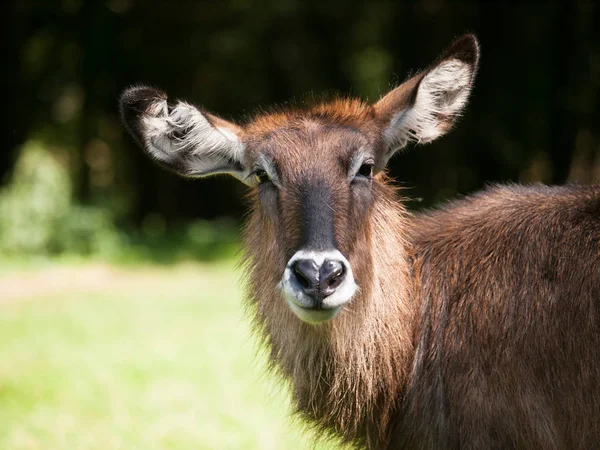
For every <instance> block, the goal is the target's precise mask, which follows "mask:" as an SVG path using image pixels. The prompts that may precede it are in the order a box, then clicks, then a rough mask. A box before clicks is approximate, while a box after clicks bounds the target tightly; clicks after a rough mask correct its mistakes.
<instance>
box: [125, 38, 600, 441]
mask: <svg viewBox="0 0 600 450" xmlns="http://www.w3.org/2000/svg"><path fill="white" fill-rule="evenodd" d="M478 59H479V45H478V42H477V40H476V38H475V37H474V36H472V35H466V36H463V37H461V38H460V39H458V40H456V41H455V42H454V43H453V44H452V45H451V46H450V47H449V48H448V50H447V51H446V52H445V53H444V54H443V55H442V56H441V57H440V58H439V59H438V60H437V61H436V62H435V63H434V64H432V65H431V66H430V67H429V68H427V69H426V70H424V71H422V72H420V73H418V74H417V75H415V76H413V77H412V78H410V79H408V80H407V81H406V82H405V83H403V84H401V85H400V86H399V87H397V88H395V89H393V90H392V91H391V92H389V93H388V94H387V95H385V96H384V97H383V98H381V99H380V100H379V101H377V102H376V103H375V104H366V103H363V102H361V101H358V100H352V99H346V98H339V99H336V100H332V101H327V102H323V103H320V104H314V105H308V106H302V107H290V108H288V109H281V110H276V111H275V112H271V113H263V114H259V115H257V116H256V117H255V118H254V119H252V120H250V121H249V122H248V123H246V124H244V125H236V124H233V123H230V122H228V121H225V120H223V119H221V118H219V117H217V116H215V115H213V114H211V113H209V112H207V111H205V110H203V109H200V108H197V107H194V106H192V105H190V104H188V103H184V102H181V101H176V102H173V103H170V102H169V101H168V99H167V96H166V94H164V93H163V92H161V91H159V90H156V89H153V88H148V87H139V86H138V87H133V88H130V89H128V90H126V91H125V93H124V94H123V96H122V98H121V111H122V115H123V118H124V121H125V123H126V124H127V127H128V128H129V130H130V131H131V132H132V134H133V136H134V137H135V138H136V139H137V140H138V141H139V143H140V144H141V145H142V147H143V148H144V150H145V152H146V153H147V154H148V155H149V156H150V157H151V158H153V159H154V160H156V161H157V162H158V163H160V164H161V165H163V166H165V167H167V168H169V169H171V170H173V171H175V172H177V173H179V174H181V175H184V176H187V177H204V176H209V175H214V174H219V173H226V174H230V175H233V176H234V177H235V178H237V179H238V180H240V181H241V182H243V183H245V184H247V185H248V186H249V203H250V209H251V211H250V214H249V216H248V219H247V223H246V227H245V232H244V249H245V270H246V271H247V275H248V302H249V305H250V307H251V310H252V311H253V312H254V320H255V323H256V329H257V331H258V333H260V335H261V336H262V337H263V339H264V342H265V345H267V346H268V348H269V350H270V361H271V364H272V367H273V368H274V369H275V370H276V371H277V373H278V374H279V375H280V376H281V377H283V379H285V380H287V381H289V382H290V385H291V387H292V391H293V392H292V396H293V401H294V406H295V409H296V410H297V411H298V412H299V413H300V414H301V415H302V416H303V417H304V418H306V419H308V421H309V423H311V424H312V425H314V427H315V428H316V429H317V430H319V431H320V432H321V433H327V434H330V435H336V436H339V437H340V438H341V439H342V440H343V441H345V442H347V443H349V444H350V445H353V446H356V447H359V448H369V449H449V448H456V449H458V448H462V449H466V448H471V449H500V448H502V449H507V448H518V449H559V448H560V449H589V448H600V187H599V186H562V187H545V186H529V187H524V186H518V185H510V186H495V187H491V188H488V189H486V190H485V191H483V192H480V193H478V194H475V195H472V196H469V197H466V198H462V199H460V200H457V201H454V202H452V203H449V204H447V205H445V206H443V207H442V208H440V209H438V210H434V211H429V212H425V213H420V214H411V213H409V212H408V211H407V210H406V209H405V207H404V206H403V204H402V202H401V200H400V198H399V197H398V196H397V194H396V191H395V189H394V188H393V187H392V186H391V184H390V182H389V180H388V178H387V177H386V175H385V171H384V170H385V166H386V163H387V161H388V160H389V159H390V158H391V157H392V156H393V155H394V153H395V152H396V151H398V150H399V149H401V148H402V147H404V146H405V145H406V144H407V143H409V142H411V141H416V142H419V143H427V142H430V141H433V140H434V139H436V138H437V137H439V136H441V135H443V134H445V133H446V132H447V131H448V130H449V129H450V128H451V127H452V126H453V124H454V122H455V121H456V119H457V117H458V116H459V115H460V114H461V112H462V110H463V109H464V107H465V105H466V103H467V99H468V97H469V93H470V90H471V87H472V84H473V78H474V76H475V73H476V71H477V65H478ZM515 106H516V107H518V105H515Z"/></svg>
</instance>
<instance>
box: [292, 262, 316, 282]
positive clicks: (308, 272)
mask: <svg viewBox="0 0 600 450" xmlns="http://www.w3.org/2000/svg"><path fill="white" fill-rule="evenodd" d="M294 274H295V275H296V280H297V281H298V284H300V286H302V288H303V289H314V288H315V287H316V285H317V283H318V282H319V268H318V267H317V265H316V263H315V262H314V261H311V260H308V259H302V260H299V261H296V263H295V264H294Z"/></svg>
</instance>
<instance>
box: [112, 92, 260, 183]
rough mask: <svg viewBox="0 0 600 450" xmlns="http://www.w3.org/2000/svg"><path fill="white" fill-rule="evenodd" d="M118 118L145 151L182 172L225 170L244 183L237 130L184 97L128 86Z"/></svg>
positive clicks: (201, 173) (199, 174) (205, 173)
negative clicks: (171, 100) (172, 99)
mask: <svg viewBox="0 0 600 450" xmlns="http://www.w3.org/2000/svg"><path fill="white" fill-rule="evenodd" d="M120 110H121V117H122V119H123V122H124V123H125V125H126V126H127V128H128V129H129V131H130V132H131V134H132V135H133V137H134V138H135V139H136V140H137V141H138V142H139V143H140V145H141V146H142V148H143V149H144V150H145V152H146V153H147V154H148V155H149V156H150V157H151V158H152V159H154V160H156V161H157V162H158V163H159V164H161V165H162V166H164V167H167V168H168V169H171V170H173V171H175V172H177V173H178V174H180V175H183V176H187V177H204V176H208V175H214V174H219V173H227V174H230V175H233V176H234V177H236V178H238V179H240V180H242V181H244V182H246V180H247V178H248V173H247V170H246V168H245V167H244V153H245V149H244V145H243V143H242V140H241V136H242V129H241V128H240V127H238V126H237V125H235V124H233V123H230V122H227V121H225V120H223V119H220V118H218V117H216V116H214V115H212V114H209V113H208V112H206V111H202V110H201V109H199V108H197V107H195V106H193V105H190V104H188V103H185V102H181V101H177V102H175V103H174V104H170V103H168V102H167V95H166V94H165V93H164V92H162V91H160V90H158V89H154V88H149V87H145V86H137V87H132V88H129V89H127V90H125V92H123V94H122V95H121V100H120Z"/></svg>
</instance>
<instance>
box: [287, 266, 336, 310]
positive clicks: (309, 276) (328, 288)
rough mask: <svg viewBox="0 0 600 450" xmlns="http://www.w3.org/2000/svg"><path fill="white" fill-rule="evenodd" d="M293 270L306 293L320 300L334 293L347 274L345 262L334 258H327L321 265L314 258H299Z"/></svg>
mask: <svg viewBox="0 0 600 450" xmlns="http://www.w3.org/2000/svg"><path fill="white" fill-rule="evenodd" d="M293 270H294V275H295V276H296V280H297V281H298V284H299V285H300V286H301V287H302V290H303V291H304V293H305V294H307V295H309V296H310V297H312V298H313V299H315V300H318V301H320V300H323V299H324V298H325V297H327V296H329V295H331V294H333V293H334V292H335V290H336V289H337V288H338V287H339V285H340V284H341V283H342V281H343V280H344V277H345V276H346V269H345V267H344V264H343V263H342V262H341V261H333V260H325V261H323V264H321V266H320V267H319V266H318V265H317V263H316V262H315V261H313V260H312V259H299V260H298V261H296V262H295V263H294V266H293Z"/></svg>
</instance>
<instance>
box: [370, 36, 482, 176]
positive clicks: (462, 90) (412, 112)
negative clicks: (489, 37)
mask: <svg viewBox="0 0 600 450" xmlns="http://www.w3.org/2000/svg"><path fill="white" fill-rule="evenodd" d="M478 61H479V43H478V42H477V38H476V37H475V36H473V35H472V34H467V35H464V36H462V37H461V38H459V39H457V40H456V41H455V42H454V43H453V44H452V45H451V46H450V47H449V48H448V49H447V50H446V52H445V53H444V54H443V55H442V56H441V57H440V58H439V59H438V60H437V62H436V63H434V64H433V65H431V66H430V67H429V68H428V69H426V70H424V71H423V72H421V73H419V74H417V75H415V76H414V77H412V78H410V79H409V80H408V81H406V82H404V83H403V84H401V85H400V86H398V87H397V88H396V89H394V90H392V91H391V92H389V93H388V94H387V95H385V96H384V97H383V98H382V99H380V100H379V101H378V102H377V103H376V104H375V106H374V107H375V113H376V116H377V118H378V120H379V121H380V123H381V124H382V127H383V142H384V145H385V147H386V148H385V154H384V155H383V164H382V165H384V164H385V163H386V162H387V160H388V159H389V158H390V157H391V156H392V155H393V154H394V152H396V151H397V150H399V149H401V148H402V147H404V146H405V145H406V144H408V143H409V142H411V141H414V142H417V143H421V144H425V143H428V142H431V141H433V140H434V139H437V138H438V137H440V136H442V135H444V134H445V133H447V132H448V131H449V130H450V129H451V128H452V126H453V125H454V123H455V122H456V119H457V118H458V117H459V116H460V114H461V113H462V111H463V109H464V107H465V105H466V104H467V100H468V98H469V93H470V92H471V87H472V85H473V79H474V78H475V73H476V72H477V66H478Z"/></svg>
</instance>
